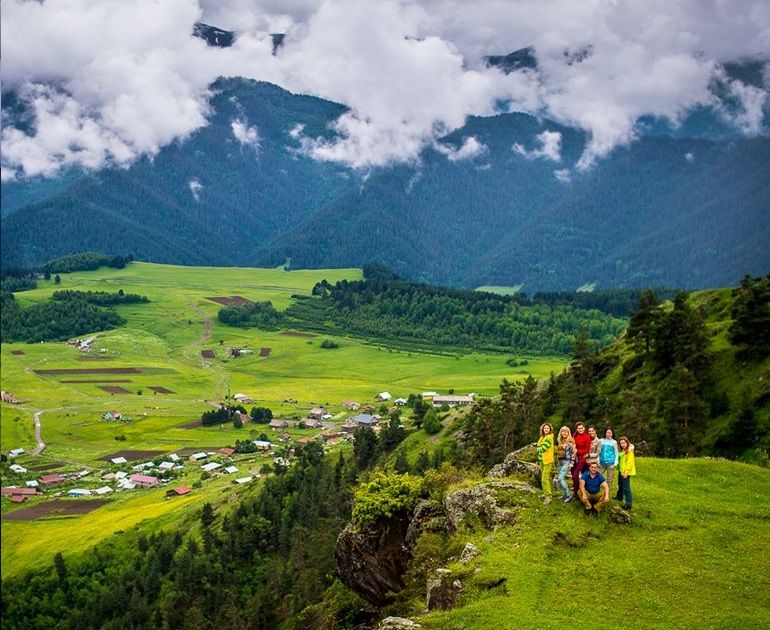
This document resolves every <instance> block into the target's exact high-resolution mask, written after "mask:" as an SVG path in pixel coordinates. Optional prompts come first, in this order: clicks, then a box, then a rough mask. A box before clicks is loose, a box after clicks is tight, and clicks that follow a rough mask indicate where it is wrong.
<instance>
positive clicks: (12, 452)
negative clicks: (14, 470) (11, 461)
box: [8, 448, 24, 457]
mask: <svg viewBox="0 0 770 630" xmlns="http://www.w3.org/2000/svg"><path fill="white" fill-rule="evenodd" d="M22 453H24V449H23V448H14V449H12V450H10V451H8V456H9V457H18V456H19V455H21V454H22Z"/></svg>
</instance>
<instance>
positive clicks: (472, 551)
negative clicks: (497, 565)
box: [458, 542, 481, 564]
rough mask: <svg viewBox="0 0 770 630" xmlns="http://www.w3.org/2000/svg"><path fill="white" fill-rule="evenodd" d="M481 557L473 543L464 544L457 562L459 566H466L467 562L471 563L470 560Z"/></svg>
mask: <svg viewBox="0 0 770 630" xmlns="http://www.w3.org/2000/svg"><path fill="white" fill-rule="evenodd" d="M480 555H481V552H480V551H479V548H478V547H477V546H476V545H474V544H473V543H470V542H469V543H465V547H463V550H462V552H461V553H460V560H459V561H458V562H459V563H460V564H467V563H468V562H471V561H472V560H475V559H476V558H478V557H479V556H480Z"/></svg>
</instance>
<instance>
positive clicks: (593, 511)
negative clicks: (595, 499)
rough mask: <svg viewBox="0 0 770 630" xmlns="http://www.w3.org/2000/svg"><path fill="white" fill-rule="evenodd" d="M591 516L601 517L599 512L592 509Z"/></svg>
mask: <svg viewBox="0 0 770 630" xmlns="http://www.w3.org/2000/svg"><path fill="white" fill-rule="evenodd" d="M591 516H599V510H597V509H596V508H591Z"/></svg>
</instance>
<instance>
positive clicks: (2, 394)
mask: <svg viewBox="0 0 770 630" xmlns="http://www.w3.org/2000/svg"><path fill="white" fill-rule="evenodd" d="M0 399H2V401H3V402H5V403H10V404H11V405H20V404H21V401H20V400H19V399H18V398H16V396H14V395H13V394H12V393H11V392H6V391H0ZM22 452H23V451H22Z"/></svg>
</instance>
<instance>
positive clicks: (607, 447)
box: [599, 443, 615, 468]
mask: <svg viewBox="0 0 770 630" xmlns="http://www.w3.org/2000/svg"><path fill="white" fill-rule="evenodd" d="M599 464H600V465H601V466H602V467H604V468H607V467H608V466H614V465H615V449H614V447H613V445H612V444H609V443H604V444H602V448H601V450H600V451H599Z"/></svg>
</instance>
